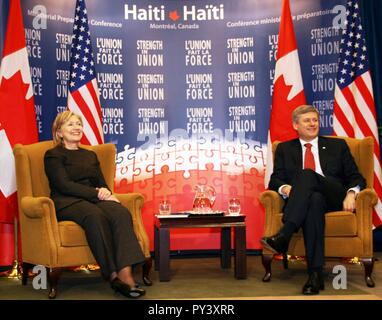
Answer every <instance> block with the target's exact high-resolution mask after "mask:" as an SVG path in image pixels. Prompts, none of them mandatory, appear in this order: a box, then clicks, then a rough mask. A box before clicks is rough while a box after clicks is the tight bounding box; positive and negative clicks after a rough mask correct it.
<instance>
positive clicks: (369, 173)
mask: <svg viewBox="0 0 382 320" xmlns="http://www.w3.org/2000/svg"><path fill="white" fill-rule="evenodd" d="M333 138H334V137H333ZM334 139H335V138H334ZM343 139H345V140H346V142H347V144H348V146H349V148H350V151H351V153H352V155H353V157H354V159H355V162H356V163H357V166H358V169H359V171H360V172H361V174H362V175H363V176H364V177H365V179H366V182H367V187H366V189H364V190H362V191H361V192H360V193H359V194H358V196H357V199H356V211H355V213H351V212H346V211H336V212H329V213H326V215H325V257H339V258H341V257H358V258H360V260H361V261H362V263H363V265H364V268H365V281H366V284H367V286H369V287H374V281H373V279H372V277H371V274H372V271H373V266H374V258H373V239H372V211H373V207H374V206H375V205H376V203H377V196H376V193H375V192H374V190H373V171H374V169H373V151H374V150H373V148H374V143H373V139H372V138H371V137H367V138H365V139H352V138H343ZM278 144H279V142H278V141H276V142H274V143H273V145H272V152H273V155H274V153H275V150H276V147H277V145H278ZM260 202H261V203H262V205H263V206H264V208H265V228H264V229H265V230H264V235H265V236H271V235H273V234H275V233H277V232H278V231H279V229H280V228H281V226H282V222H281V218H282V209H283V206H284V200H283V199H282V197H281V196H280V195H279V194H278V193H276V192H274V191H265V192H263V193H262V194H261V195H260ZM288 254H290V255H294V256H304V255H305V247H304V241H303V237H302V232H301V231H300V232H299V233H297V234H295V235H294V236H293V237H292V240H291V242H290V244H289V249H288ZM273 256H274V255H273V253H271V252H270V251H268V250H266V249H263V256H262V263H263V266H264V268H265V275H264V277H263V281H265V282H267V281H270V279H271V276H272V272H271V263H272V259H273ZM283 262H284V267H285V268H288V261H287V255H284V257H283Z"/></svg>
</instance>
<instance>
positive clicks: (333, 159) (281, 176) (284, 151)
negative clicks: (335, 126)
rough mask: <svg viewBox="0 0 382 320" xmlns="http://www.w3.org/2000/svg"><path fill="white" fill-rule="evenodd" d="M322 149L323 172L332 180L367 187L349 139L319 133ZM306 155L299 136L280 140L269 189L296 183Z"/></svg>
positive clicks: (348, 185)
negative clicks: (283, 140) (303, 153)
mask: <svg viewBox="0 0 382 320" xmlns="http://www.w3.org/2000/svg"><path fill="white" fill-rule="evenodd" d="M318 153H319V158H320V165H321V168H322V172H323V174H324V176H325V177H326V178H327V179H328V180H332V181H335V182H337V183H338V182H339V183H341V185H342V186H343V187H344V188H345V189H346V190H348V189H349V188H352V187H355V186H357V185H358V186H359V187H360V188H361V189H364V188H365V187H366V181H365V179H364V178H363V177H362V175H361V174H360V173H359V171H358V168H357V165H356V163H355V161H354V158H353V156H352V154H351V153H350V149H349V147H348V145H347V143H346V141H345V140H343V139H333V138H327V137H319V138H318ZM302 158H303V157H302V147H301V143H300V140H299V139H294V140H290V141H286V142H282V143H280V144H279V145H278V146H277V149H276V152H275V159H274V167H273V173H272V175H271V179H270V182H269V189H271V190H275V191H278V189H279V188H280V187H281V186H282V185H284V184H289V185H291V186H292V187H293V184H294V180H295V178H296V176H297V174H298V173H299V172H301V170H302Z"/></svg>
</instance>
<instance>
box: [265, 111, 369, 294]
mask: <svg viewBox="0 0 382 320" xmlns="http://www.w3.org/2000/svg"><path fill="white" fill-rule="evenodd" d="M292 121H293V128H294V129H295V130H296V131H297V133H298V136H299V138H297V139H294V140H290V141H286V142H283V143H280V144H279V145H278V147H277V149H276V153H275V159H274V169H273V174H272V176H271V179H270V182H269V189H271V190H274V191H277V192H278V193H279V194H280V195H281V196H282V197H283V198H284V199H286V205H285V207H284V209H283V212H284V214H283V223H284V225H283V227H282V228H281V229H280V230H279V232H278V233H277V234H275V235H273V236H271V237H264V238H262V240H261V242H262V244H263V245H264V246H265V247H266V248H268V249H270V250H272V251H273V252H276V253H286V252H287V250H288V245H289V241H290V239H291V237H292V235H293V233H294V232H297V231H298V230H299V229H300V228H302V231H303V236H304V244H305V252H306V260H307V267H308V275H309V278H308V281H307V282H306V283H305V285H304V286H303V289H302V291H303V294H318V293H319V290H323V289H324V281H323V276H322V269H323V265H324V229H325V212H327V211H336V210H346V211H354V209H355V198H356V196H357V194H358V192H359V191H360V190H361V189H363V188H365V186H366V181H365V179H364V178H363V177H362V175H361V174H360V173H359V171H358V168H357V165H356V163H355V162H354V159H353V156H352V155H351V153H350V150H349V147H348V145H347V144H346V142H345V141H344V140H343V139H332V138H325V137H321V136H320V137H319V136H318V132H319V113H318V111H317V109H315V108H314V107H313V106H309V105H303V106H300V107H298V108H296V109H295V110H294V111H293V114H292Z"/></svg>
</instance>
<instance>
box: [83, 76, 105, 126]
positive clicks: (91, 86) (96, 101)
mask: <svg viewBox="0 0 382 320" xmlns="http://www.w3.org/2000/svg"><path fill="white" fill-rule="evenodd" d="M86 87H87V88H88V90H89V92H90V95H91V97H92V99H93V103H94V105H95V106H96V111H97V115H98V117H95V118H96V119H99V120H100V119H102V113H101V104H100V102H99V97H98V93H97V92H98V86H97V80H96V79H95V78H94V79H93V80H92V82H91V84H90V83H87V84H86ZM98 122H99V125H100V128H101V127H102V125H101V122H100V121H98Z"/></svg>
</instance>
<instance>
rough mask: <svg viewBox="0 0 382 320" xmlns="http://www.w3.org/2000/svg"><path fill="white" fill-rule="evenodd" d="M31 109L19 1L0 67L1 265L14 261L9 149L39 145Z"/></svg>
mask: <svg viewBox="0 0 382 320" xmlns="http://www.w3.org/2000/svg"><path fill="white" fill-rule="evenodd" d="M34 108H35V106H34V99H33V87H32V82H31V76H30V69H29V62H28V52H27V49H26V45H25V31H24V25H23V19H22V13H21V7H20V0H11V1H10V8H9V14H8V22H7V30H6V35H5V42H4V51H3V58H2V60H1V66H0V252H1V254H0V265H9V264H10V263H9V262H12V259H13V227H12V225H11V224H13V221H14V217H17V197H16V176H15V161H14V157H13V153H12V148H13V146H14V145H15V144H16V143H23V144H30V143H33V142H37V141H38V134H37V126H36V115H35V109H34ZM10 230H12V232H10ZM10 238H12V241H11V243H10V244H9V239H10ZM7 244H8V245H7ZM9 256H11V261H8V260H9Z"/></svg>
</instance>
